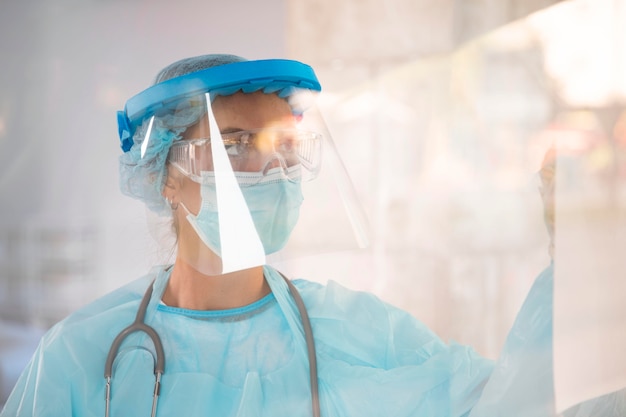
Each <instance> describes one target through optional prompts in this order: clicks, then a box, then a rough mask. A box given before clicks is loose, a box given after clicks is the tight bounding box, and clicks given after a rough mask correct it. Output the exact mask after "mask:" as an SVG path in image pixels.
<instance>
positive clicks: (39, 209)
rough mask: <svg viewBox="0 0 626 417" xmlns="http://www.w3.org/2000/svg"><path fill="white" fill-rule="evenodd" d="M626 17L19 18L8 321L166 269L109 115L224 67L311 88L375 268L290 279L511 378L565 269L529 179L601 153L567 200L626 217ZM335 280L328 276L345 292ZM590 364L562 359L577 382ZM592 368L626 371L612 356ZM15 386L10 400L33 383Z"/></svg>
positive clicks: (593, 4)
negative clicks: (186, 73)
mask: <svg viewBox="0 0 626 417" xmlns="http://www.w3.org/2000/svg"><path fill="white" fill-rule="evenodd" d="M242 10H245V12H242ZM624 10H625V4H624V1H623V0H597V1H589V0H573V1H564V2H558V1H553V0H544V1H541V0H537V1H532V2H528V1H521V0H494V1H489V2H457V1H453V0H445V1H439V2H433V1H427V0H420V1H413V0H393V1H386V2H383V4H380V3H378V2H372V3H369V2H366V3H363V2H361V1H358V0H342V1H339V2H337V1H331V0H319V1H310V2H286V1H278V0H276V1H274V0H271V1H270V2H264V4H263V7H261V6H260V5H258V4H257V3H255V2H253V1H244V0H240V1H235V2H231V3H228V4H222V3H220V4H219V6H218V5H215V4H203V5H197V4H195V3H194V2H191V1H183V2H182V3H180V4H177V6H176V7H173V6H172V5H171V4H168V3H163V2H158V3H156V4H155V3H148V2H143V1H137V2H132V3H119V2H98V1H91V2H76V1H73V0H57V1H55V2H44V1H40V2H39V3H38V4H33V3H32V2H31V3H29V5H28V7H27V6H26V5H22V4H21V3H19V2H9V3H7V4H5V5H3V12H2V13H1V14H0V23H1V25H0V30H1V31H2V33H3V34H4V36H2V37H0V51H1V52H2V53H3V56H4V57H6V58H5V60H4V66H3V73H2V76H0V93H1V94H0V97H1V98H0V167H2V168H0V192H1V194H2V195H3V196H4V198H3V204H2V208H1V209H0V210H2V213H3V214H4V216H0V270H1V271H2V273H1V275H0V319H1V320H3V321H4V322H7V323H8V324H7V326H8V328H10V329H14V328H16V327H15V326H18V327H19V328H21V329H26V330H24V332H25V334H27V335H32V334H38V333H37V332H40V330H39V329H45V328H47V327H48V326H50V325H51V324H52V323H54V322H56V321H58V320H59V319H60V318H62V317H64V316H65V315H67V314H68V313H69V312H70V311H72V310H74V309H76V308H77V307H79V306H81V305H83V304H85V303H86V302H87V301H89V300H91V299H94V298H96V297H97V296H98V295H101V294H103V293H104V292H106V291H108V290H110V289H112V288H115V287H118V286H119V285H121V284H123V283H126V282H128V281H129V280H130V279H133V278H134V277H136V276H139V275H141V274H143V273H144V272H145V271H146V269H147V268H148V266H149V265H151V264H153V263H166V262H167V261H168V260H169V246H168V245H167V244H165V245H161V244H159V243H158V242H160V241H161V237H160V236H153V235H154V234H155V233H154V230H158V228H155V227H148V226H147V225H146V221H145V217H146V213H145V211H144V209H143V207H142V206H141V204H139V203H137V204H136V205H135V206H132V205H131V206H129V202H127V201H125V199H124V198H123V196H121V195H120V194H119V191H118V188H117V186H116V185H115V183H116V181H111V178H117V175H118V174H117V165H116V163H115V161H116V156H117V153H118V148H117V144H116V143H115V142H114V141H111V138H112V137H115V135H116V134H117V130H116V125H115V119H114V117H112V115H114V114H115V111H116V110H118V109H119V106H120V105H121V103H123V102H124V99H125V98H126V97H128V96H129V95H130V94H132V93H134V92H136V91H139V90H140V89H141V88H143V86H144V83H145V80H144V77H145V74H146V73H155V72H156V70H158V69H159V68H161V67H163V66H164V65H165V64H166V63H168V62H171V61H174V60H176V59H178V58H181V57H183V56H192V55H196V54H199V53H203V52H205V51H207V50H211V51H220V50H228V51H232V52H233V53H236V54H239V55H243V56H247V57H249V58H260V57H266V56H275V57H286V58H294V59H299V60H302V61H305V62H307V63H310V64H311V65H312V66H313V67H315V68H316V72H317V74H318V76H319V78H320V81H321V83H322V85H324V87H325V97H326V100H327V101H326V102H325V103H321V104H322V106H323V109H322V110H323V111H324V115H325V116H326V119H327V120H326V121H327V123H328V125H329V127H330V129H331V131H332V132H333V136H334V138H335V141H336V143H337V147H338V148H339V152H340V153H341V155H342V157H343V159H344V162H345V164H346V168H347V170H348V172H349V173H350V174H351V176H352V181H353V183H354V186H355V188H356V190H357V192H358V194H359V198H360V200H361V202H362V203H363V205H364V206H365V208H366V210H367V211H368V215H369V219H370V225H371V229H372V231H373V243H372V245H371V248H370V249H369V250H367V251H361V252H345V253H342V254H340V255H337V254H334V255H332V254H328V255H318V256H316V257H312V258H310V259H301V260H299V261H298V262H290V263H286V264H285V265H284V266H283V267H282V269H283V270H284V271H285V272H286V273H288V274H289V275H291V276H298V275H300V274H302V272H303V271H306V276H307V278H312V279H316V278H317V279H319V280H320V281H325V280H327V279H329V278H332V279H335V280H337V281H339V282H341V283H343V284H345V285H347V286H349V287H352V288H356V289H359V288H361V289H365V290H371V291H373V292H375V293H376V294H378V295H379V296H381V297H382V298H383V299H385V300H387V301H390V302H392V303H393V304H395V305H398V306H400V307H402V308H404V309H406V310H409V311H411V312H412V313H413V314H414V315H415V316H416V317H418V318H420V319H421V320H422V321H424V322H425V323H426V324H427V325H428V326H429V327H431V328H432V329H434V330H435V331H436V332H437V333H438V334H440V335H442V336H443V337H444V338H445V339H454V340H456V341H458V342H460V343H464V344H470V345H472V346H474V347H475V348H476V349H477V350H478V351H479V352H480V353H481V354H483V355H485V356H488V357H492V358H496V357H497V356H498V354H499V352H500V351H501V350H502V347H503V345H504V343H505V339H506V336H507V334H508V332H509V330H510V328H511V325H512V324H513V322H514V319H515V316H516V314H517V312H518V311H519V309H520V307H521V306H522V303H523V301H524V299H525V297H526V295H527V293H528V291H529V289H530V288H531V286H532V284H533V280H534V277H536V276H537V275H538V274H539V273H540V272H541V271H542V270H543V269H544V268H545V267H546V265H549V263H550V257H549V254H548V251H547V250H546V248H547V247H548V246H549V238H548V234H547V233H546V231H545V226H544V224H543V215H542V211H543V209H542V202H541V199H540V196H539V194H538V193H537V183H536V182H534V181H533V178H534V174H535V173H536V172H537V171H538V170H539V169H540V167H541V162H542V160H543V158H544V155H545V153H546V151H547V150H548V149H549V148H550V146H551V144H552V143H553V142H554V139H555V136H558V137H559V138H561V139H560V140H562V141H568V142H570V143H571V144H574V145H575V144H576V143H579V142H580V140H581V139H580V138H581V137H585V138H587V139H586V142H585V143H594V144H595V145H593V147H592V148H590V151H589V152H587V153H586V155H588V157H587V158H583V159H579V161H585V162H584V164H582V165H581V164H569V163H563V164H561V165H560V166H562V167H563V169H564V171H563V172H564V173H566V172H569V173H574V174H575V173H579V174H580V175H578V174H576V175H574V174H571V175H570V177H569V179H568V180H563V181H561V182H560V183H561V184H564V185H563V187H565V184H571V186H568V188H567V189H568V190H576V189H582V188H581V187H577V186H576V181H578V180H580V179H582V178H584V175H583V174H584V173H589V172H594V173H596V174H598V175H601V176H602V175H604V176H606V175H607V174H608V173H610V174H611V175H610V176H609V177H608V178H612V180H611V181H609V182H605V184H614V187H615V188H614V189H615V190H618V191H616V192H615V193H614V194H613V195H615V196H618V198H617V199H616V200H614V201H617V202H620V201H622V199H623V197H622V196H623V192H622V191H619V190H621V188H620V187H621V186H620V184H621V183H622V182H623V181H624V176H625V175H626V170H625V169H624V162H623V161H624V146H625V145H624V144H625V143H626V141H625V139H624V138H626V135H625V134H624V132H626V129H625V128H624V126H626V122H624V120H626V117H625V116H624V101H625V98H626V76H625V75H624V74H626V71H624V64H623V63H624V62H626V61H625V57H626V50H625V46H624V43H623V39H626V34H624V30H626V29H625V28H626V24H624ZM207 16H210V22H209V23H208V24H207ZM233 16H237V24H233V20H232V17H233ZM113 27H114V28H118V29H117V30H115V31H112V30H111V28H113ZM165 27H177V28H181V29H179V30H173V31H172V30H164V29H163V28H165ZM182 28H184V30H183V29H182ZM77 33H79V34H80V36H76V34H77ZM14 39H20V42H21V44H20V47H19V48H16V47H15V42H14ZM226 42H227V43H228V45H226ZM77 51H80V53H78V52H77ZM138 55H141V56H142V57H144V58H145V59H144V62H145V63H144V64H141V63H138V60H137V59H136V58H137V56H138ZM128 62H133V65H132V67H129V65H128ZM34 120H36V122H34ZM111 161H113V162H111ZM582 167H584V168H585V169H591V171H589V170H582ZM559 175H560V174H559ZM585 175H586V174H585ZM589 178H599V177H598V176H595V177H589ZM587 183H588V184H589V185H590V187H587V188H584V189H586V190H590V189H591V190H592V189H593V186H592V182H587ZM564 190H565V188H564ZM559 195H560V194H559V193H558V192H557V198H556V207H557V209H556V210H557V221H556V222H557V226H559V225H558V223H559V220H558V218H559V216H558V210H559V209H558V207H559V206H560V207H565V206H564V205H563V204H559V201H560V198H561V197H559ZM565 195H566V194H563V196H565ZM563 198H565V197H563ZM577 198H579V197H577ZM585 198H586V199H587V201H591V200H590V197H589V195H586V196H585ZM131 204H132V203H131ZM619 204H621V203H619ZM615 207H618V208H619V207H621V206H619V205H617V206H615ZM617 212H619V210H618V211H617ZM561 217H562V219H563V220H566V219H565V216H561ZM557 230H563V231H566V230H574V229H571V228H569V227H566V226H563V227H557ZM122 236H124V238H122ZM128 236H135V238H133V239H128ZM564 236H565V235H564ZM605 236H607V237H608V236H615V234H613V235H611V234H610V233H609V232H607V233H606V234H605ZM155 237H156V239H155ZM562 239H564V240H563V241H572V240H573V239H568V238H562ZM559 241H560V240H559V235H558V234H557V236H556V239H555V243H556V245H555V249H556V253H555V258H556V259H557V261H558V259H561V258H562V259H568V258H571V256H570V255H568V253H572V252H569V251H571V250H574V249H572V248H568V247H567V245H566V244H560V243H559ZM599 247H600V246H598V248H599ZM559 248H562V249H559ZM559 250H563V251H565V252H563V253H565V254H560V253H559ZM145 253H151V254H152V255H151V256H145ZM579 258H580V257H579ZM589 258H590V259H595V255H594V256H591V255H590V256H589ZM597 259H601V258H597ZM138 260H139V262H138ZM142 262H143V264H142ZM558 262H561V261H558ZM559 264H560V265H563V264H564V263H559ZM322 265H325V266H327V265H332V271H331V274H330V276H329V273H328V272H329V271H328V269H327V268H326V267H324V268H323V267H322ZM571 265H572V267H574V266H575V264H574V263H572V264H571ZM613 267H615V268H618V267H619V266H615V265H613ZM120 271H124V273H123V274H122V273H120ZM562 271H563V273H566V272H567V271H566V270H562ZM622 272H623V271H622ZM558 275H559V272H558V271H557V272H556V278H555V288H554V291H555V305H554V309H555V315H556V314H557V311H561V312H562V314H561V313H558V314H559V315H558V317H560V318H559V319H556V318H555V322H554V326H555V329H554V331H555V337H556V335H557V334H561V333H560V330H558V329H559V328H562V327H561V325H560V324H559V323H564V321H563V319H565V323H566V322H567V320H566V318H567V315H568V314H570V313H568V312H567V308H566V307H567V306H566V305H564V304H563V303H562V302H561V301H567V300H569V299H572V300H575V299H576V298H574V297H569V296H568V295H567V294H568V290H567V289H566V288H563V289H560V288H559V287H558V285H559V284H557V283H558ZM604 275H605V276H607V277H608V278H609V279H615V278H616V277H619V276H623V274H622V275H619V274H618V273H617V272H616V271H615V270H614V273H613V274H604ZM561 282H568V281H563V280H561ZM569 282H577V281H569ZM607 287H608V288H612V289H613V291H612V294H617V295H620V294H623V287H619V286H615V285H614V286H612V287H611V286H610V283H608V282H605V283H603V284H602V285H600V284H598V285H597V286H596V288H607ZM559 294H561V295H559ZM609 295H611V294H609ZM606 297H607V293H606V292H604V293H597V296H596V298H597V299H598V300H602V299H603V298H604V299H606ZM559 300H561V301H559ZM605 304H607V305H609V304H611V305H612V303H605ZM562 307H563V308H562ZM576 314H579V313H576ZM570 317H571V316H570ZM608 317H610V319H609V318H608ZM625 321H626V319H625V318H624V316H623V310H622V311H620V310H615V311H613V312H612V313H611V314H610V315H609V316H607V319H606V320H605V322H606V323H611V324H612V326H614V327H613V329H612V330H610V331H609V334H610V335H611V338H610V340H611V342H610V343H600V345H602V344H604V345H608V346H610V347H611V348H613V349H619V348H621V347H623V345H622V343H623V339H621V338H620V337H618V335H620V334H626V332H624V331H623V326H624V322H625ZM574 322H575V323H578V321H576V320H574ZM596 323H597V322H596ZM591 327H594V326H591ZM596 327H597V326H596ZM3 328H4V327H3ZM30 329H33V330H32V331H31V330H30ZM36 339H37V337H34V336H33V337H30V336H26V337H24V338H21V337H18V336H16V331H13V330H10V331H3V333H2V334H0V349H3V350H2V352H0V357H1V358H5V357H9V356H8V353H6V354H5V352H8V350H6V349H5V346H11V347H10V349H14V346H22V347H23V351H24V352H26V351H29V352H32V350H34V348H35V346H34V343H35V342H34V340H36ZM581 340H582V339H581ZM590 340H595V338H594V339H590ZM575 346H576V347H578V346H579V344H573V343H564V344H561V343H559V342H557V343H555V345H554V348H555V350H558V351H559V352H562V354H561V355H560V356H559V358H563V360H564V361H565V362H564V363H566V362H567V361H571V360H572V358H571V356H568V354H567V350H568V349H569V350H570V351H571V349H573V348H574V347H575ZM622 351H623V349H622ZM29 356H30V353H24V354H23V355H22V356H21V357H22V358H27V357H29ZM589 363H590V365H594V366H596V368H597V369H613V370H616V371H618V370H619V369H621V368H620V367H619V364H616V363H615V362H612V361H611V360H609V359H608V356H604V357H597V356H594V359H593V360H592V361H589ZM11 364H12V365H11V366H14V367H15V368H18V367H23V366H24V365H25V363H23V364H20V363H19V360H18V361H11ZM3 366H4V365H3ZM555 366H559V365H558V364H555ZM4 369H6V368H2V370H1V372H2V374H1V375H0V381H2V383H1V384H0V386H1V387H2V391H4V393H5V394H6V393H7V391H8V390H9V389H10V386H12V384H13V381H11V379H12V377H11V375H17V374H19V371H16V370H7V371H5V370H4ZM559 369H561V370H562V369H563V367H562V366H561V367H560V368H559ZM574 369H575V368H574ZM565 379H567V378H565ZM569 379H572V380H579V381H582V382H583V383H584V382H585V378H569ZM559 381H564V379H563V377H560V378H559V377H557V376H556V375H555V383H556V385H557V386H559V384H560V383H559ZM620 384H621V382H620V381H619V378H614V379H613V380H611V381H609V384H608V386H603V385H602V384H598V383H597V382H593V383H592V382H590V381H587V385H589V386H591V387H592V388H595V389H596V392H593V393H592V392H586V393H585V392H581V391H580V390H579V389H578V388H575V387H569V388H566V390H569V391H570V392H571V396H569V399H567V400H564V401H563V402H562V403H561V405H560V406H559V405H557V408H559V409H561V410H563V409H566V408H568V407H569V406H572V405H574V404H576V403H577V402H579V401H582V400H584V399H586V398H593V397H596V396H598V395H600V394H601V392H598V390H599V391H604V392H607V393H608V392H611V391H613V390H614V389H615V387H619V385H620ZM610 387H613V388H610ZM5 390H6V391H5ZM558 392H559V391H557V393H558ZM0 394H2V392H0ZM557 398H559V397H558V396H557ZM560 398H565V397H564V396H563V395H561V396H560ZM0 402H2V398H0ZM557 402H558V401H557Z"/></svg>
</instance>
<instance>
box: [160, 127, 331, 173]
mask: <svg viewBox="0 0 626 417" xmlns="http://www.w3.org/2000/svg"><path fill="white" fill-rule="evenodd" d="M221 140H222V144H223V146H224V149H225V151H226V155H227V156H228V160H229V162H230V165H231V167H232V169H233V171H235V172H239V173H246V172H248V173H254V172H257V173H260V174H264V173H267V172H268V171H269V170H270V169H273V168H277V167H282V168H283V170H284V173H285V175H286V177H287V178H288V179H290V180H292V181H309V180H312V179H314V178H315V177H316V176H317V174H318V173H319V170H320V167H321V153H322V136H321V134H319V133H316V132H311V131H302V130H298V129H294V128H291V129H288V128H276V127H270V128H262V129H253V130H241V131H237V132H230V133H221ZM168 161H169V163H171V164H172V165H174V166H175V167H176V168H178V169H179V170H180V171H181V172H182V173H183V174H185V175H186V176H187V177H189V178H191V179H192V180H194V181H196V182H198V183H201V182H202V178H203V176H202V173H203V172H212V171H214V165H213V155H212V151H211V139H210V138H202V139H190V140H181V141H178V142H176V143H174V144H173V145H172V147H171V148H170V151H169V155H168ZM290 168H291V169H290ZM293 168H297V169H293ZM262 177H263V175H259V176H256V178H258V179H259V180H261V179H262ZM247 185H251V184H250V183H249V182H248V183H247Z"/></svg>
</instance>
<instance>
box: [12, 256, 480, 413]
mask: <svg viewBox="0 0 626 417" xmlns="http://www.w3.org/2000/svg"><path fill="white" fill-rule="evenodd" d="M265 276H266V279H267V281H268V283H269V285H270V287H271V289H272V294H270V295H268V296H266V297H265V298H263V299H261V300H259V301H257V302H255V303H253V304H251V305H249V306H246V307H243V308H237V309H232V310H225V311H191V310H185V309H180V308H172V307H168V306H165V305H164V304H163V303H162V302H161V301H160V299H161V296H162V294H163V291H164V290H165V287H166V285H167V280H168V279H169V272H167V270H165V269H163V268H157V269H155V270H154V271H153V272H151V273H150V274H148V275H147V276H145V277H143V278H141V279H139V280H137V281H134V282H132V283H130V284H128V285H126V286H124V287H122V288H120V289H119V290H116V291H114V292H112V293H110V294H108V295H106V296H104V297H103V298H100V299H98V300H97V301H95V302H93V303H91V304H90V305H88V306H86V307H84V308H82V309H81V310H79V311H77V312H76V313H74V314H72V315H71V316H69V317H68V318H67V319H65V320H63V321H62V322H60V323H58V324H57V325H56V326H54V327H53V328H52V329H50V331H49V332H48V333H47V334H46V335H45V336H44V338H43V339H42V341H41V343H40V345H39V347H38V349H37V351H36V352H35V354H34V356H33V358H32V360H31V362H30V364H29V365H28V366H27V368H26V370H25V371H24V373H23V374H22V375H21V377H20V379H19V381H18V383H17V384H16V386H15V389H14V391H13V393H12V394H11V396H10V397H9V400H8V402H7V404H6V406H5V408H4V410H3V411H2V413H0V416H1V417H17V416H55V417H61V416H68V417H69V416H81V417H90V416H98V417H101V416H103V415H104V395H105V394H104V389H105V380H104V363H105V360H106V356H107V353H108V350H109V347H110V346H111V343H112V341H113V339H114V338H115V336H116V335H117V334H118V333H119V332H120V331H121V330H122V329H123V328H124V327H126V326H128V325H129V324H130V323H131V322H132V321H133V320H134V318H135V315H136V313H137V308H138V306H139V302H140V300H141V297H142V296H143V293H144V292H145V290H146V288H147V286H148V285H149V284H150V282H151V281H152V280H153V279H155V278H156V281H155V284H154V293H153V295H152V299H151V301H150V304H149V305H148V310H147V313H146V320H145V321H146V323H147V324H149V325H150V326H152V327H154V328H155V329H156V331H157V332H158V333H159V334H160V336H161V339H162V342H163V345H164V350H165V357H166V362H165V374H164V375H163V379H162V389H161V397H160V400H159V403H158V412H157V415H159V416H209V415H212V416H220V417H225V416H237V417H249V416H273V417H277V416H290V417H297V416H303V417H304V416H310V415H311V402H310V401H311V400H310V387H309V368H308V359H307V354H306V342H305V338H304V332H303V330H302V325H301V321H300V316H299V314H298V311H297V308H296V306H295V303H294V301H293V299H292V298H291V296H290V295H289V293H288V290H287V285H286V283H285V282H284V281H283V280H282V278H281V277H280V275H279V274H278V273H277V272H276V271H275V270H273V269H272V268H270V267H266V268H265ZM294 284H295V286H296V287H297V288H298V290H299V292H300V294H301V296H302V298H303V299H304V302H305V304H306V306H307V311H308V313H309V315H310V319H311V324H312V327H313V334H314V337H315V343H316V348H317V360H318V379H319V389H320V403H321V412H322V416H323V417H331V416H336V417H340V416H341V417H344V416H376V417H380V416H395V417H401V416H446V417H449V416H463V415H467V413H469V411H470V410H471V408H472V406H473V405H474V404H475V403H476V401H477V399H478V397H479V396H480V393H481V391H482V389H483V386H484V384H485V383H486V380H487V378H488V377H489V375H490V374H491V371H492V363H491V361H489V360H487V359H484V358H482V357H480V356H478V355H477V354H476V353H475V352H474V351H473V350H472V349H471V348H469V347H465V346H460V345H456V344H452V345H447V344H445V343H443V342H442V341H441V340H440V339H439V338H438V337H437V336H436V335H435V334H434V333H432V332H431V331H430V330H429V329H428V328H427V327H426V326H425V325H424V324H422V323H421V322H419V321H417V320H416V319H414V318H413V317H411V316H410V315H409V314H407V313H406V312H403V311H401V310H399V309H397V308H394V307H392V306H390V305H388V304H386V303H384V302H382V301H380V300H379V299H378V298H376V297H375V296H373V295H371V294H367V293H363V292H354V291H350V290H347V289H345V288H343V287H341V286H340V285H338V284H336V283H332V282H331V283H329V284H328V285H326V286H325V285H320V284H317V283H312V282H308V281H305V280H296V281H294ZM152 352H153V348H152V344H151V342H150V339H149V338H148V337H146V336H145V335H144V334H134V335H131V336H130V337H129V338H127V340H126V341H125V342H124V343H123V344H122V346H121V348H120V352H119V354H118V356H117V359H116V361H115V363H114V368H113V386H112V400H111V407H112V408H111V416H112V417H115V416H144V415H145V416H148V415H150V410H151V404H152V390H153V386H154V375H153V354H152Z"/></svg>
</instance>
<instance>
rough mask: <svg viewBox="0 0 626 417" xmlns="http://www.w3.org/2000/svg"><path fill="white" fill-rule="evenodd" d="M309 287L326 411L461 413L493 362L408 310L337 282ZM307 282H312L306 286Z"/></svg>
mask: <svg viewBox="0 0 626 417" xmlns="http://www.w3.org/2000/svg"><path fill="white" fill-rule="evenodd" d="M312 285H314V284H309V285H307V286H305V288H302V290H303V291H302V292H303V293H304V294H305V296H306V300H305V301H306V302H307V305H308V306H309V309H310V313H309V314H310V316H311V322H312V326H313V333H314V335H315V340H316V347H317V350H318V367H319V370H320V389H321V392H322V394H323V395H322V398H323V399H324V401H325V407H326V410H327V412H328V414H327V415H337V416H340V415H360V416H381V415H389V416H391V415H393V416H407V417H408V416H421V415H424V416H426V415H427V416H442V417H443V416H445V417H461V416H465V415H467V414H468V413H469V411H470V410H471V408H472V407H473V405H474V404H475V402H476V401H477V400H478V397H479V396H480V393H481V391H482V389H483V387H484V384H485V382H486V380H487V379H488V377H489V375H490V374H491V370H492V368H493V363H492V361H490V360H488V359H485V358H483V357H481V356H480V355H478V354H477V353H476V352H475V351H474V350H473V349H472V348H470V347H468V346H462V345H459V344H457V343H445V342H444V341H442V340H441V339H440V338H439V337H438V336H437V335H436V334H435V333H434V332H433V331H432V330H430V329H429V328H428V327H427V326H426V325H425V324H424V323H422V322H421V321H419V320H417V319H416V318H414V317H413V316H411V315H410V314H409V313H408V312H405V311H403V310H401V309H398V308H396V307H394V306H392V305H390V304H387V303H385V302H383V301H382V300H380V299H378V298H377V297H376V296H374V295H372V294H368V293H365V292H358V291H351V290H348V289H346V288H343V287H342V286H340V285H339V284H336V283H334V282H330V283H329V284H328V285H327V286H321V287H315V288H312V289H311V288H310V286H312ZM307 287H308V288H307Z"/></svg>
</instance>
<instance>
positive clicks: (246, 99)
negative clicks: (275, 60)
mask: <svg viewBox="0 0 626 417" xmlns="http://www.w3.org/2000/svg"><path fill="white" fill-rule="evenodd" d="M212 109H213V114H214V115H215V120H216V121H217V123H218V125H219V126H220V127H224V126H226V125H228V126H230V127H233V128H240V129H255V128H262V127H266V126H268V125H274V124H283V123H289V122H290V121H293V115H292V113H291V107H290V106H289V104H288V103H287V101H286V100H284V99H282V98H280V97H278V96H277V95H276V94H265V93H263V92H260V91H258V92H254V93H250V94H244V93H241V92H239V93H235V94H233V95H230V96H218V97H217V98H216V99H215V100H214V101H213V104H212Z"/></svg>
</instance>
